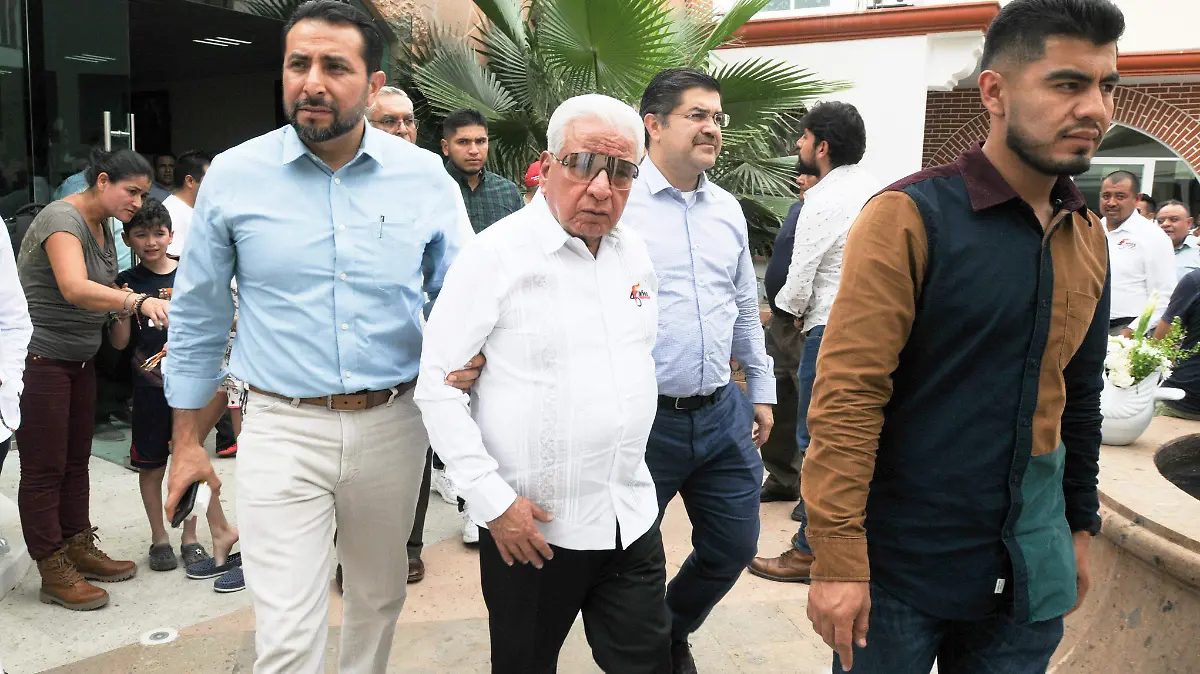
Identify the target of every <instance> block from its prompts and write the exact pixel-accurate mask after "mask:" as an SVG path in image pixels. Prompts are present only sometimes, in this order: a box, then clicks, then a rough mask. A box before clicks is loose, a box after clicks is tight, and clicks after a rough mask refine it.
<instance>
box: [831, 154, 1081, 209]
mask: <svg viewBox="0 0 1200 674" xmlns="http://www.w3.org/2000/svg"><path fill="white" fill-rule="evenodd" d="M955 163H956V164H957V165H958V171H959V174H960V175H962V177H963V182H964V183H966V186H967V195H968V196H969V197H970V199H971V208H972V210H974V211H975V212H979V211H983V210H987V209H989V208H992V207H993V206H999V205H1000V204H1003V203H1007V202H1009V201H1012V200H1013V199H1020V198H1021V196H1020V195H1019V194H1017V192H1016V190H1014V189H1013V188H1012V186H1011V185H1009V184H1008V181H1007V180H1005V179H1004V176H1002V175H1000V171H998V170H996V167H995V165H993V164H992V162H991V161H990V160H989V159H988V158H987V155H985V154H983V143H975V144H974V145H972V146H971V147H970V148H968V149H967V151H966V152H963V153H962V155H960V156H959V158H958V160H957V161H956V162H955ZM820 186H821V183H817V184H816V185H815V186H814V187H813V189H816V188H817V187H820ZM1050 200H1051V202H1054V201H1060V202H1062V203H1061V208H1063V209H1064V210H1068V211H1075V212H1077V213H1079V214H1080V215H1082V216H1083V217H1084V218H1087V201H1086V200H1085V199H1084V198H1083V193H1082V192H1080V191H1079V188H1078V187H1076V186H1075V181H1074V180H1071V178H1070V177H1069V176H1059V177H1058V180H1056V181H1055V183H1054V187H1053V188H1051V189H1050Z"/></svg>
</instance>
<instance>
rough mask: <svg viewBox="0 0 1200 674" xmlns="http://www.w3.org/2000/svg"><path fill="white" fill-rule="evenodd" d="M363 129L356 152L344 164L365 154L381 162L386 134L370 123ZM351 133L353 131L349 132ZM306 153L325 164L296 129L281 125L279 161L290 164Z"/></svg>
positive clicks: (352, 161) (350, 162)
mask: <svg viewBox="0 0 1200 674" xmlns="http://www.w3.org/2000/svg"><path fill="white" fill-rule="evenodd" d="M363 126H364V127H365V131H364V133H363V138H362V142H361V143H359V146H358V152H356V153H355V154H354V158H353V159H351V160H350V161H349V162H347V163H346V166H349V165H350V164H353V163H354V162H356V161H358V158H359V157H361V156H364V155H365V156H367V157H370V158H371V159H373V160H374V161H375V162H376V163H377V164H382V163H383V161H382V159H383V155H384V152H385V147H384V144H383V143H384V140H383V139H384V138H385V137H386V136H388V135H389V134H386V133H384V132H382V131H380V130H379V129H376V128H375V127H373V126H371V125H370V124H363ZM351 133H353V132H351ZM304 155H308V156H309V157H312V158H313V161H316V162H318V163H319V164H320V165H322V166H325V162H323V161H321V159H320V158H319V157H317V156H316V155H315V154H313V153H312V150H310V149H309V148H308V146H307V145H305V144H304V141H302V140H300V136H299V135H297V134H296V129H294V128H292V127H291V126H290V125H289V126H285V127H283V150H282V152H281V153H280V158H279V163H280V164H284V165H286V164H290V163H292V162H294V161H296V160H297V159H299V158H300V157H303V156H304Z"/></svg>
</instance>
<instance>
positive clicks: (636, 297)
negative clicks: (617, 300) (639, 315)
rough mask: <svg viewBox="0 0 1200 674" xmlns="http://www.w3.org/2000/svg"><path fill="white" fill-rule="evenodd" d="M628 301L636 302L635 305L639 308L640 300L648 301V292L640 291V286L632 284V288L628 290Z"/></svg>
mask: <svg viewBox="0 0 1200 674" xmlns="http://www.w3.org/2000/svg"><path fill="white" fill-rule="evenodd" d="M629 299H631V300H633V301H634V302H637V305H638V306H639V307H640V306H642V300H648V299H650V292H649V291H647V290H642V284H640V283H635V284H633V287H632V288H630V289H629Z"/></svg>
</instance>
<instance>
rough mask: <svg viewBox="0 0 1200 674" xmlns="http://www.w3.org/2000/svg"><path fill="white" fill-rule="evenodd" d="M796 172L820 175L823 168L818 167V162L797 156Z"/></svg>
mask: <svg viewBox="0 0 1200 674" xmlns="http://www.w3.org/2000/svg"><path fill="white" fill-rule="evenodd" d="M796 172H797V173H799V174H800V175H810V176H819V175H821V169H819V168H817V165H816V164H810V163H808V162H806V161H804V158H803V157H797V158H796Z"/></svg>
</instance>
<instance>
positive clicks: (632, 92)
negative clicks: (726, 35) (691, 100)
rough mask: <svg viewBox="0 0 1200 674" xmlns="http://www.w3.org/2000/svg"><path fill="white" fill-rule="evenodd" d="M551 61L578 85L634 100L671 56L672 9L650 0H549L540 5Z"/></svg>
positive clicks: (543, 43) (541, 31)
mask: <svg viewBox="0 0 1200 674" xmlns="http://www.w3.org/2000/svg"><path fill="white" fill-rule="evenodd" d="M537 6H538V8H539V9H540V10H541V12H542V14H541V20H540V21H539V23H538V24H537V36H538V42H539V47H540V49H541V51H542V55H543V58H544V59H545V61H546V64H547V65H548V66H550V67H551V68H552V69H557V70H560V71H561V73H562V75H563V76H564V77H566V78H569V79H570V80H571V81H572V82H573V83H575V84H576V85H577V86H578V85H582V86H583V87H588V86H591V87H593V88H594V89H595V90H598V91H600V92H601V93H607V94H609V95H612V96H615V97H617V98H621V99H623V100H626V101H629V100H632V99H633V97H635V96H641V93H642V89H643V88H644V87H645V85H646V83H648V82H649V81H650V79H651V78H652V77H654V75H655V74H656V73H657V72H658V71H659V70H660V69H661V67H662V63H663V61H664V60H665V59H666V58H667V57H668V56H669V55H670V49H669V46H668V42H667V37H668V33H669V26H670V12H669V10H667V9H666V8H665V6H664V5H661V4H659V3H657V2H649V1H647V0H608V1H607V2H596V1H595V0H554V1H550V0H545V1H543V2H540V3H538V4H537Z"/></svg>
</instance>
